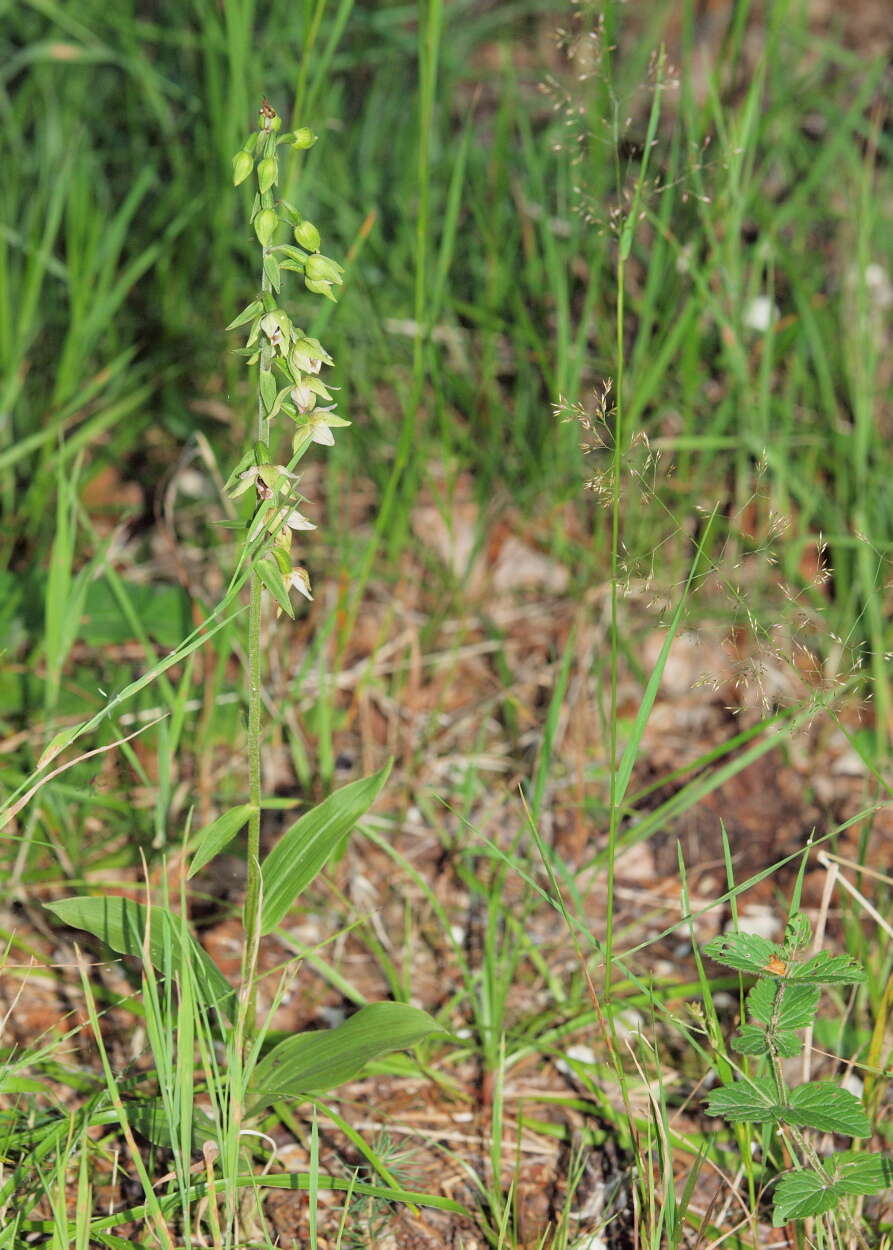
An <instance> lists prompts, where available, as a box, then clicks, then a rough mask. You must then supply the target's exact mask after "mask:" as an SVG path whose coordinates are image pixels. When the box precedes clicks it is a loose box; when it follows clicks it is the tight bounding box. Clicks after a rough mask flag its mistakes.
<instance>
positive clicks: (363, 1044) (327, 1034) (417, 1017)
mask: <svg viewBox="0 0 893 1250" xmlns="http://www.w3.org/2000/svg"><path fill="white" fill-rule="evenodd" d="M443 1032H444V1029H443V1028H442V1027H441V1025H439V1024H438V1023H437V1021H436V1020H434V1019H432V1017H431V1016H429V1015H428V1013H427V1012H426V1011H421V1010H420V1009H419V1008H418V1007H409V1006H407V1005H406V1004H405V1003H371V1004H370V1005H369V1006H368V1007H361V1008H360V1010H359V1011H358V1012H357V1013H356V1015H353V1016H351V1017H350V1019H349V1020H345V1022H344V1023H343V1024H339V1025H338V1027H337V1028H334V1029H322V1030H320V1031H318V1032H315V1033H299V1034H298V1035H297V1036H296V1037H289V1038H286V1040H285V1041H284V1042H280V1043H279V1045H278V1046H275V1047H274V1048H273V1050H271V1051H270V1053H269V1054H268V1055H267V1056H266V1058H264V1059H262V1060H261V1062H260V1063H259V1064H258V1065H257V1067H256V1069H255V1071H254V1076H253V1077H252V1082H251V1084H252V1090H251V1095H250V1098H251V1114H253V1113H254V1112H256V1111H258V1110H260V1109H261V1108H263V1107H266V1106H269V1104H270V1103H272V1102H275V1101H276V1100H277V1099H279V1098H300V1097H301V1096H302V1095H307V1094H320V1093H323V1092H325V1091H326V1090H329V1089H334V1088H335V1086H337V1085H343V1084H344V1083H345V1082H346V1081H351V1080H353V1079H354V1078H355V1077H357V1076H358V1075H359V1074H360V1072H362V1070H363V1068H364V1067H365V1066H366V1064H367V1063H369V1062H370V1060H372V1059H377V1058H379V1057H380V1056H381V1055H386V1054H388V1053H389V1052H390V1051H394V1050H406V1049H407V1048H408V1047H410V1046H414V1045H415V1044H416V1043H417V1042H420V1041H421V1040H422V1039H423V1038H425V1037H428V1036H430V1035H431V1034H432V1033H443Z"/></svg>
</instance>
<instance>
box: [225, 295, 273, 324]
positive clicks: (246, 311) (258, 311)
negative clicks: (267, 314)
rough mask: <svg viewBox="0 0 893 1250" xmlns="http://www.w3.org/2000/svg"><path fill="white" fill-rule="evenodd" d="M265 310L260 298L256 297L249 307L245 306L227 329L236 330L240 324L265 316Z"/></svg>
mask: <svg viewBox="0 0 893 1250" xmlns="http://www.w3.org/2000/svg"><path fill="white" fill-rule="evenodd" d="M263 312H264V306H263V304H262V303H261V302H260V300H259V299H256V300H254V302H253V303H251V304H249V305H248V307H247V308H243V309H242V311H241V312H240V313H239V315H238V317H234V318H233V320H232V321H231V322H230V323H229V325H228V326H227V327H226V328H227V330H236V329H238V327H239V326H243V325H245V323H246V321H253V320H254V318H255V317H261V316H263Z"/></svg>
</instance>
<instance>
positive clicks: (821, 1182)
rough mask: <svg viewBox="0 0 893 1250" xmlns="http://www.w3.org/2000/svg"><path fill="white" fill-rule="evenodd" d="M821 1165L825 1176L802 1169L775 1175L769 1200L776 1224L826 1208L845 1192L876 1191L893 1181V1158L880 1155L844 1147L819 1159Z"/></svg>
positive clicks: (831, 1205)
mask: <svg viewBox="0 0 893 1250" xmlns="http://www.w3.org/2000/svg"><path fill="white" fill-rule="evenodd" d="M822 1167H823V1170H824V1171H825V1173H826V1174H827V1177H826V1176H822V1175H821V1174H820V1173H818V1172H814V1171H811V1170H808V1169H803V1170H801V1171H796V1172H785V1174H784V1175H783V1176H782V1177H781V1178H780V1179H779V1181H778V1184H777V1186H776V1189H775V1201H774V1204H773V1223H774V1224H775V1227H776V1228H780V1227H781V1226H782V1225H783V1224H786V1223H787V1222H788V1220H803V1219H806V1218H807V1217H808V1216H811V1215H821V1214H822V1212H823V1211H830V1210H832V1209H833V1208H834V1207H835V1206H837V1204H838V1202H839V1201H840V1199H841V1198H843V1197H845V1196H847V1195H849V1194H876V1193H880V1192H881V1191H882V1190H884V1189H887V1188H889V1187H890V1185H891V1184H893V1161H891V1160H890V1159H889V1158H886V1157H885V1156H884V1155H877V1154H861V1153H859V1152H857V1151H852V1150H845V1151H842V1152H841V1153H840V1154H836V1155H831V1156H829V1157H828V1158H826V1159H823V1160H822ZM828 1178H830V1183H829V1179H828Z"/></svg>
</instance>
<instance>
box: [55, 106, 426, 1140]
mask: <svg viewBox="0 0 893 1250" xmlns="http://www.w3.org/2000/svg"><path fill="white" fill-rule="evenodd" d="M314 142H315V136H314V135H313V134H312V132H311V131H310V130H308V129H307V128H306V127H303V128H301V129H300V130H297V131H295V132H294V133H292V134H283V133H282V132H281V120H280V118H279V116H278V114H277V113H276V112H275V110H274V109H272V108H271V107H270V105H269V104H268V103H267V102H266V101H265V102H264V105H263V107H262V108H261V110H260V115H259V118H258V127H257V130H256V131H255V132H254V133H253V134H252V135H251V136H250V137H249V139H248V140H247V142H246V143H245V145H244V146H243V147H242V149H241V150H240V151H239V152H238V153H237V154H236V156H235V158H234V160H233V181H234V183H235V184H236V185H238V184H239V183H242V182H244V181H245V180H246V179H248V178H249V177H251V176H252V174H254V175H255V176H256V178H257V189H256V192H255V196H254V203H253V206H252V209H251V222H252V225H253V227H254V234H255V235H256V237H257V240H258V244H259V246H260V289H259V290H258V292H257V293H256V295H255V297H254V298H253V299H252V300H251V301H250V303H249V304H248V305H247V307H246V308H244V309H243V310H242V311H241V312H240V313H239V315H238V316H237V317H236V318H235V319H234V320H233V321H232V322H231V323H230V325H229V326H228V327H227V329H229V330H233V329H237V328H240V327H244V328H245V331H246V334H247V338H246V342H245V346H244V347H242V348H240V349H238V350H239V352H240V354H241V355H242V356H244V357H245V358H246V361H247V364H248V366H249V368H251V369H252V370H254V371H255V373H254V376H255V377H256V380H257V409H256V417H255V418H253V426H254V431H253V438H252V447H251V449H250V450H249V451H248V452H247V453H246V455H245V456H243V458H242V460H241V461H240V463H239V464H238V465H237V466H236V468H235V469H234V471H233V473H232V474H231V476H230V479H229V481H228V483H227V488H228V491H229V493H230V494H231V495H232V496H234V497H238V496H241V495H243V494H247V493H248V492H249V491H253V495H254V508H253V512H252V515H251V517H250V518H249V520H248V521H247V523H246V526H245V545H244V549H243V552H242V556H241V561H240V567H242V568H243V569H245V570H248V576H249V582H250V603H249V607H248V613H249V617H248V664H247V674H246V688H247V694H246V701H247V707H248V740H247V753H248V775H249V784H248V801H247V802H245V803H242V804H240V805H239V806H237V807H235V808H233V809H231V810H229V811H226V812H224V813H223V814H222V815H221V816H219V817H218V818H217V819H216V820H215V821H214V822H213V823H212V824H210V825H209V826H207V827H206V828H205V829H203V830H201V831H200V832H199V833H198V834H197V835H196V836H195V838H193V839H192V848H193V849H192V858H191V862H190V868H189V876H193V875H194V874H195V873H196V872H198V871H199V869H201V868H203V867H204V866H205V865H206V864H207V863H208V862H209V861H210V860H211V859H213V858H214V856H215V855H217V854H218V853H219V852H220V851H221V850H223V848H224V847H225V846H227V845H228V843H230V842H231V841H232V839H233V838H234V837H235V836H236V835H237V834H238V833H240V832H241V831H242V830H243V829H247V889H246V899H245V906H244V913H243V922H244V930H245V932H244V943H243V952H244V953H243V958H242V974H241V986H240V988H239V990H238V991H234V990H233V988H232V987H231V986H230V984H229V983H228V981H227V980H226V979H225V978H224V976H223V975H222V973H221V972H220V971H219V970H218V969H217V967H216V965H215V964H214V963H213V962H212V961H211V960H210V958H209V957H208V955H207V954H206V953H205V951H204V950H203V949H202V947H201V946H200V945H199V944H198V942H197V941H196V939H195V938H194V937H193V936H192V934H191V933H190V932H189V929H188V926H187V924H186V921H185V920H184V918H183V917H182V916H181V915H179V914H177V913H175V912H173V911H170V910H168V909H167V908H165V907H160V906H154V905H153V906H151V907H148V906H144V905H142V904H140V903H138V902H135V901H132V900H130V899H124V898H108V897H105V898H97V897H83V898H71V899H66V900H63V901H61V902H57V903H53V904H50V905H49V906H50V910H51V911H53V912H54V913H55V914H56V915H57V916H58V917H59V919H61V920H63V921H64V922H66V923H68V924H70V925H73V926H74V927H76V928H81V929H84V930H86V931H88V932H89V933H92V934H94V935H95V936H97V937H100V938H102V939H103V941H105V942H106V943H107V944H108V945H109V946H110V947H111V948H112V949H113V950H115V951H119V952H121V953H123V954H127V955H133V956H137V957H142V958H143V960H144V964H145V966H148V967H150V968H154V969H155V970H157V971H158V972H159V973H160V974H161V976H162V978H163V979H164V980H165V981H166V983H167V984H168V985H169V984H170V983H171V982H175V983H177V984H178V985H180V988H181V997H182V992H183V986H184V982H185V983H187V989H188V992H189V994H190V995H191V996H192V1000H193V1001H194V1002H195V1003H196V1004H197V1007H198V1009H199V1011H200V1013H201V1017H202V1019H203V1020H204V1021H205V1022H206V1024H207V1023H209V1022H210V1024H211V1025H212V1027H213V1031H214V1032H213V1035H214V1036H215V1037H216V1038H217V1039H219V1040H220V1041H222V1042H223V1043H224V1047H225V1053H226V1054H227V1055H228V1056H229V1061H230V1064H231V1072H233V1073H234V1074H235V1075H234V1076H233V1080H234V1081H235V1082H236V1085H237V1087H238V1088H237V1089H236V1090H235V1091H234V1092H233V1093H231V1096H230V1122H231V1123H235V1125H236V1130H235V1131H236V1134H237V1135H238V1132H239V1131H240V1129H239V1126H240V1125H241V1123H242V1121H243V1118H244V1116H245V1115H253V1114H256V1113H258V1112H260V1111H262V1110H263V1109H264V1108H265V1107H268V1106H269V1105H270V1104H271V1103H273V1102H274V1101H280V1100H282V1099H287V1098H302V1097H304V1096H315V1095H317V1094H319V1093H321V1092H324V1091H326V1090H330V1089H332V1088H333V1087H334V1086H336V1085H340V1084H343V1083H344V1082H345V1081H348V1080H351V1079H352V1078H354V1077H356V1076H357V1075H358V1074H359V1072H360V1071H361V1070H362V1069H363V1067H364V1066H365V1065H366V1063H368V1062H369V1061H370V1060H372V1059H376V1058H378V1057H380V1056H382V1055H384V1054H386V1053H388V1052H391V1051H395V1050H401V1049H404V1048H407V1047H410V1046H413V1045H414V1044H415V1043H416V1042H418V1041H420V1040H421V1039H422V1038H424V1037H426V1036H428V1035H430V1034H432V1033H438V1032H443V1030H442V1029H441V1027H440V1026H439V1025H437V1024H436V1022H435V1021H434V1020H433V1019H432V1018H431V1017H430V1016H429V1015H428V1014H427V1013H426V1012H424V1011H421V1010H419V1009H418V1008H415V1007H411V1006H408V1005H406V1004H403V1003H394V1002H385V1003H374V1004H371V1005H369V1006H366V1007H363V1008H361V1009H360V1010H359V1011H358V1012H356V1013H355V1014H354V1015H353V1016H351V1017H350V1018H349V1019H348V1020H346V1021H345V1022H344V1023H343V1024H341V1025H339V1026H337V1027H336V1028H333V1029H330V1030H322V1031H318V1032H312V1033H304V1034H298V1035H296V1036H292V1037H288V1038H286V1039H285V1040H284V1041H280V1042H279V1043H278V1044H277V1045H274V1046H273V1047H272V1048H271V1049H268V1050H267V1051H266V1052H264V1039H265V1037H266V1029H260V1030H259V1029H258V1027H257V1024H256V1003H257V960H258V950H259V945H260V939H261V937H262V936H264V935H265V934H269V933H272V932H273V930H274V929H275V928H276V927H277V926H278V925H279V924H280V922H281V921H282V919H283V918H284V916H285V915H286V913H287V912H288V910H289V909H290V907H291V906H292V905H293V904H294V902H295V899H296V898H297V897H298V896H299V895H300V894H301V893H302V891H304V890H305V889H306V888H307V886H309V885H310V883H311V882H312V881H313V880H314V878H315V877H316V876H317V874H318V873H319V872H320V871H321V870H322V868H323V867H324V866H325V864H326V863H327V862H328V861H329V859H330V858H331V857H332V855H333V854H335V853H336V852H337V851H339V850H340V849H341V848H342V847H343V846H344V843H345V840H346V839H347V837H348V836H349V834H350V833H351V831H352V830H353V828H354V827H355V826H356V824H357V822H358V821H359V820H360V819H361V818H362V816H363V815H364V814H365V813H366V812H367V811H368V809H369V807H370V806H371V805H372V803H373V802H374V801H375V799H376V797H377V795H378V794H379V792H380V790H381V788H382V786H383V785H384V783H385V781H386V779H387V775H388V772H389V768H390V765H387V766H386V767H385V768H383V769H382V770H381V771H380V772H378V773H376V774H375V775H374V776H371V777H366V778H363V779H361V780H359V781H354V782H352V783H351V784H350V785H347V786H344V787H343V788H342V789H340V790H338V791H336V792H335V793H334V794H332V795H330V796H329V797H328V798H327V799H325V800H324V801H323V802H322V803H321V804H319V806H317V807H316V808H314V809H313V810H311V811H308V812H306V813H304V815H302V816H301V817H300V819H299V820H298V821H297V822H296V823H295V824H293V825H292V826H291V828H289V829H288V830H287V831H286V833H285V834H284V835H283V836H282V837H281V838H280V840H279V842H278V843H277V845H276V846H275V847H274V848H273V849H272V851H271V852H270V853H269V854H268V855H267V856H266V858H265V859H264V860H263V861H261V855H260V813H261V803H262V797H263V796H262V793H261V714H262V703H261V691H262V680H263V665H262V657H263V649H262V626H263V616H262V608H263V602H264V598H265V597H266V596H270V597H271V598H272V601H273V602H274V603H275V605H276V607H277V609H278V612H277V615H279V613H281V612H284V613H286V614H287V615H288V616H289V617H293V616H294V609H293V606H292V602H291V598H290V591H291V590H296V591H298V593H299V594H301V595H303V596H304V597H305V598H307V599H309V598H311V592H310V578H309V576H308V574H307V572H306V570H305V569H304V568H303V566H302V565H301V564H300V563H299V562H298V561H297V560H296V557H295V550H294V546H295V539H296V536H297V535H298V534H301V533H303V532H305V531H308V530H312V529H313V528H314V527H313V524H312V522H310V521H309V520H308V519H307V518H306V517H305V516H304V514H303V512H302V511H301V505H302V504H303V499H302V496H301V495H300V493H299V491H298V480H299V479H298V476H297V474H296V473H295V472H294V468H295V465H296V463H297V462H298V461H299V460H300V459H301V457H302V456H303V455H304V453H305V452H306V451H307V450H308V449H309V448H310V447H311V446H313V445H318V446H322V447H328V446H331V445H332V443H333V442H334V431H336V430H339V429H341V428H343V427H345V426H347V425H349V424H350V423H349V422H348V421H345V420H344V419H343V418H342V417H340V416H338V415H337V414H336V413H335V405H334V401H333V398H332V394H331V392H330V389H329V388H328V387H327V386H326V384H325V382H323V381H322V378H321V376H320V374H321V372H322V368H323V366H328V365H331V364H332V363H333V362H332V358H331V356H330V355H329V354H328V353H327V352H326V350H325V348H324V347H323V346H322V344H321V343H319V342H318V340H317V339H315V338H313V337H312V336H311V335H309V334H306V333H305V332H304V331H303V330H302V329H300V328H299V327H298V326H297V325H296V324H295V323H294V322H293V320H292V318H291V316H290V315H289V313H288V312H287V310H286V308H285V306H284V303H283V299H282V286H283V278H284V277H285V276H286V275H289V276H290V275H291V274H300V275H302V276H303V279H304V286H305V287H306V288H307V290H308V291H310V292H311V293H314V294H318V295H322V296H323V297H324V298H326V299H334V298H335V292H336V290H337V288H338V287H339V286H340V285H341V282H342V269H341V266H340V265H338V264H337V263H336V262H335V261H333V260H330V259H329V258H328V257H326V256H323V255H321V254H320V252H319V245H320V235H319V231H318V229H317V228H316V226H315V225H313V223H312V222H309V221H307V220H306V219H305V218H304V217H302V215H301V214H300V213H299V212H298V211H297V209H296V208H294V207H293V205H291V204H289V203H287V202H286V201H284V200H282V199H279V198H277V194H276V192H277V184H278V179H279V158H278V151H279V149H280V148H281V146H282V145H283V144H285V145H289V146H291V147H292V148H294V149H296V150H302V149H306V148H308V147H310V146H311V145H312V144H313V143H314ZM284 226H285V227H288V228H289V230H290V231H291V233H292V237H293V238H294V240H295V243H291V242H277V236H279V234H280V233H281V231H282V227H284ZM274 422H276V423H277V432H276V438H275V439H274V438H273V436H272V433H271V431H272V428H273V424H274ZM282 426H285V428H286V429H287V430H288V432H289V434H290V444H291V456H290V457H289V459H288V463H287V464H277V463H275V462H274V460H273V457H272V453H271V450H270V449H271V447H273V446H275V445H277V444H278V443H281V442H282V438H281V437H280V435H281V427H282ZM268 616H269V617H270V618H272V616H273V614H272V613H269V614H268ZM186 1062H187V1063H188V1062H191V1056H189V1057H188V1058H187V1059H186ZM169 1103H170V1105H169ZM175 1111H176V1106H175V1102H174V1092H173V1091H166V1090H165V1089H162V1091H161V1095H160V1096H159V1097H155V1098H151V1099H143V1100H141V1101H140V1100H137V1101H134V1102H132V1103H130V1104H129V1105H128V1112H127V1114H128V1118H129V1119H130V1122H131V1123H133V1124H135V1125H136V1127H138V1128H140V1130H141V1131H142V1132H144V1133H145V1135H147V1136H149V1137H150V1138H151V1139H152V1140H155V1141H158V1142H159V1143H161V1144H169V1143H170V1142H171V1140H172V1130H171V1125H172V1124H175V1123H177V1119H178V1117H177V1116H176V1114H175ZM180 1120H182V1117H180ZM215 1127H217V1128H219V1126H215V1125H214V1123H213V1121H211V1120H210V1118H209V1117H208V1116H206V1115H204V1113H199V1114H197V1115H196V1116H194V1117H193V1120H192V1145H193V1146H196V1145H202V1144H203V1140H209V1139H213V1137H214V1134H215ZM187 1156H188V1144H187Z"/></svg>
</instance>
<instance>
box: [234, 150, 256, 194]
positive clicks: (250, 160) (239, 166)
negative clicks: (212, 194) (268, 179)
mask: <svg viewBox="0 0 893 1250" xmlns="http://www.w3.org/2000/svg"><path fill="white" fill-rule="evenodd" d="M252 169H254V157H253V156H252V155H251V153H250V152H246V151H245V149H244V148H242V150H241V151H240V152H237V153H236V154H235V156H234V157H233V186H234V187H237V186H238V185H239V183H240V182H244V181H245V179H246V178H247V177H248V175H249V174H250V173H251V171H252Z"/></svg>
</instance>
